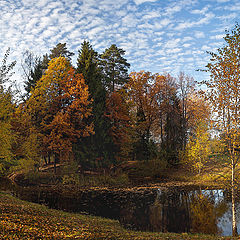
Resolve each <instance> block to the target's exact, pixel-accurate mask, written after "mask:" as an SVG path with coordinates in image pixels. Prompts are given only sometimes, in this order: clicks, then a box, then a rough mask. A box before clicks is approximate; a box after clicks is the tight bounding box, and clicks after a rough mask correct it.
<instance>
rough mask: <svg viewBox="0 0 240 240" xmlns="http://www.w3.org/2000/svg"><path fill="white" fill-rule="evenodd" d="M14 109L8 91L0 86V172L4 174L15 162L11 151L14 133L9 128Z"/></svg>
mask: <svg viewBox="0 0 240 240" xmlns="http://www.w3.org/2000/svg"><path fill="white" fill-rule="evenodd" d="M13 111H14V105H13V104H12V96H11V94H10V92H4V91H3V88H2V87H1V86H0V174H1V175H2V174H6V172H7V171H8V170H9V168H10V167H11V166H13V165H14V164H15V158H14V154H13V151H12V145H13V142H14V140H15V139H14V133H13V132H12V129H11V117H12V114H13Z"/></svg>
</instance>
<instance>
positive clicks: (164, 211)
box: [120, 188, 240, 236]
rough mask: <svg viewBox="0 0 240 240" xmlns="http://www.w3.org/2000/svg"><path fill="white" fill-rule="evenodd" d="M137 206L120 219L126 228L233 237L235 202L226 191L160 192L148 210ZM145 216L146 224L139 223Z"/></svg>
mask: <svg viewBox="0 0 240 240" xmlns="http://www.w3.org/2000/svg"><path fill="white" fill-rule="evenodd" d="M137 205H138V204H137V203H136V205H135V206H132V208H126V209H125V211H124V212H125V215H122V216H120V221H121V223H122V224H123V225H125V226H127V227H130V228H133V229H136V230H150V231H160V232H177V233H181V232H192V233H206V234H214V235H221V236H229V235H231V234H232V232H231V231H232V230H231V229H232V225H231V203H230V201H229V198H228V197H227V192H226V191H223V190H201V189H195V190H187V189H178V188H176V189H172V190H165V191H161V190H160V189H157V190H156V198H155V201H154V202H153V203H152V204H151V205H149V206H148V207H147V209H144V210H143V209H139V208H138V207H137ZM237 208H238V209H239V205H237ZM133 209H134V210H133ZM237 212H238V211H237ZM141 213H142V215H144V216H145V218H144V219H145V221H143V220H141V221H139V219H143V218H142V217H141ZM239 227H240V225H238V228H239ZM239 229H240V228H239Z"/></svg>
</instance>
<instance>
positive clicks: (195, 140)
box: [186, 122, 211, 174]
mask: <svg viewBox="0 0 240 240" xmlns="http://www.w3.org/2000/svg"><path fill="white" fill-rule="evenodd" d="M207 130H208V129H207V124H206V123H204V122H199V124H198V125H197V128H196V131H195V134H194V135H193V136H191V137H190V139H189V142H188V144H187V147H186V157H187V162H188V163H190V164H191V165H192V166H193V168H194V169H196V170H197V171H198V174H201V171H202V168H203V167H204V165H205V163H206V162H207V160H208V158H209V155H210V153H211V149H210V139H209V133H208V131H207Z"/></svg>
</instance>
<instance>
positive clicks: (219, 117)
mask: <svg viewBox="0 0 240 240" xmlns="http://www.w3.org/2000/svg"><path fill="white" fill-rule="evenodd" d="M224 40H225V46H223V47H222V48H219V49H218V50H217V53H213V52H208V53H209V54H210V56H211V59H210V62H209V63H208V65H207V66H206V67H207V70H206V71H207V72H209V73H210V79H209V80H208V81H206V82H205V83H206V85H207V87H208V91H207V93H206V97H207V99H208V100H209V101H210V102H211V105H212V111H213V113H214V116H215V122H214V123H215V127H216V128H217V129H218V130H219V131H220V133H221V135H222V136H224V137H225V144H226V149H227V152H228V159H229V164H230V166H231V176H232V178H231V190H232V234H233V236H236V235H237V225H236V209H235V191H236V185H237V182H236V167H237V165H238V163H239V157H240V155H239V146H240V131H239V125H240V118H239V115H240V104H239V103H240V86H239V80H240V67H239V62H240V55H239V53H240V26H239V25H238V24H236V26H235V28H234V29H233V30H232V31H231V32H227V33H226V36H225V37H224Z"/></svg>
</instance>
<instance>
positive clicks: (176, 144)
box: [162, 93, 183, 164]
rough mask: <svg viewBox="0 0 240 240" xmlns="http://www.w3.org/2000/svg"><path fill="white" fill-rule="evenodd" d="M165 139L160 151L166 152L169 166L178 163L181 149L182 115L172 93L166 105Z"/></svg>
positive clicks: (174, 94)
mask: <svg viewBox="0 0 240 240" xmlns="http://www.w3.org/2000/svg"><path fill="white" fill-rule="evenodd" d="M164 130H165V139H164V142H163V144H162V149H163V150H164V151H165V152H166V158H167V161H168V163H169V164H177V163H178V162H179V157H178V155H179V150H181V149H182V145H183V140H182V115H181V107H180V102H179V99H178V97H177V96H176V93H173V95H172V96H171V98H170V99H169V103H168V110H167V113H166V123H165V129H164Z"/></svg>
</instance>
